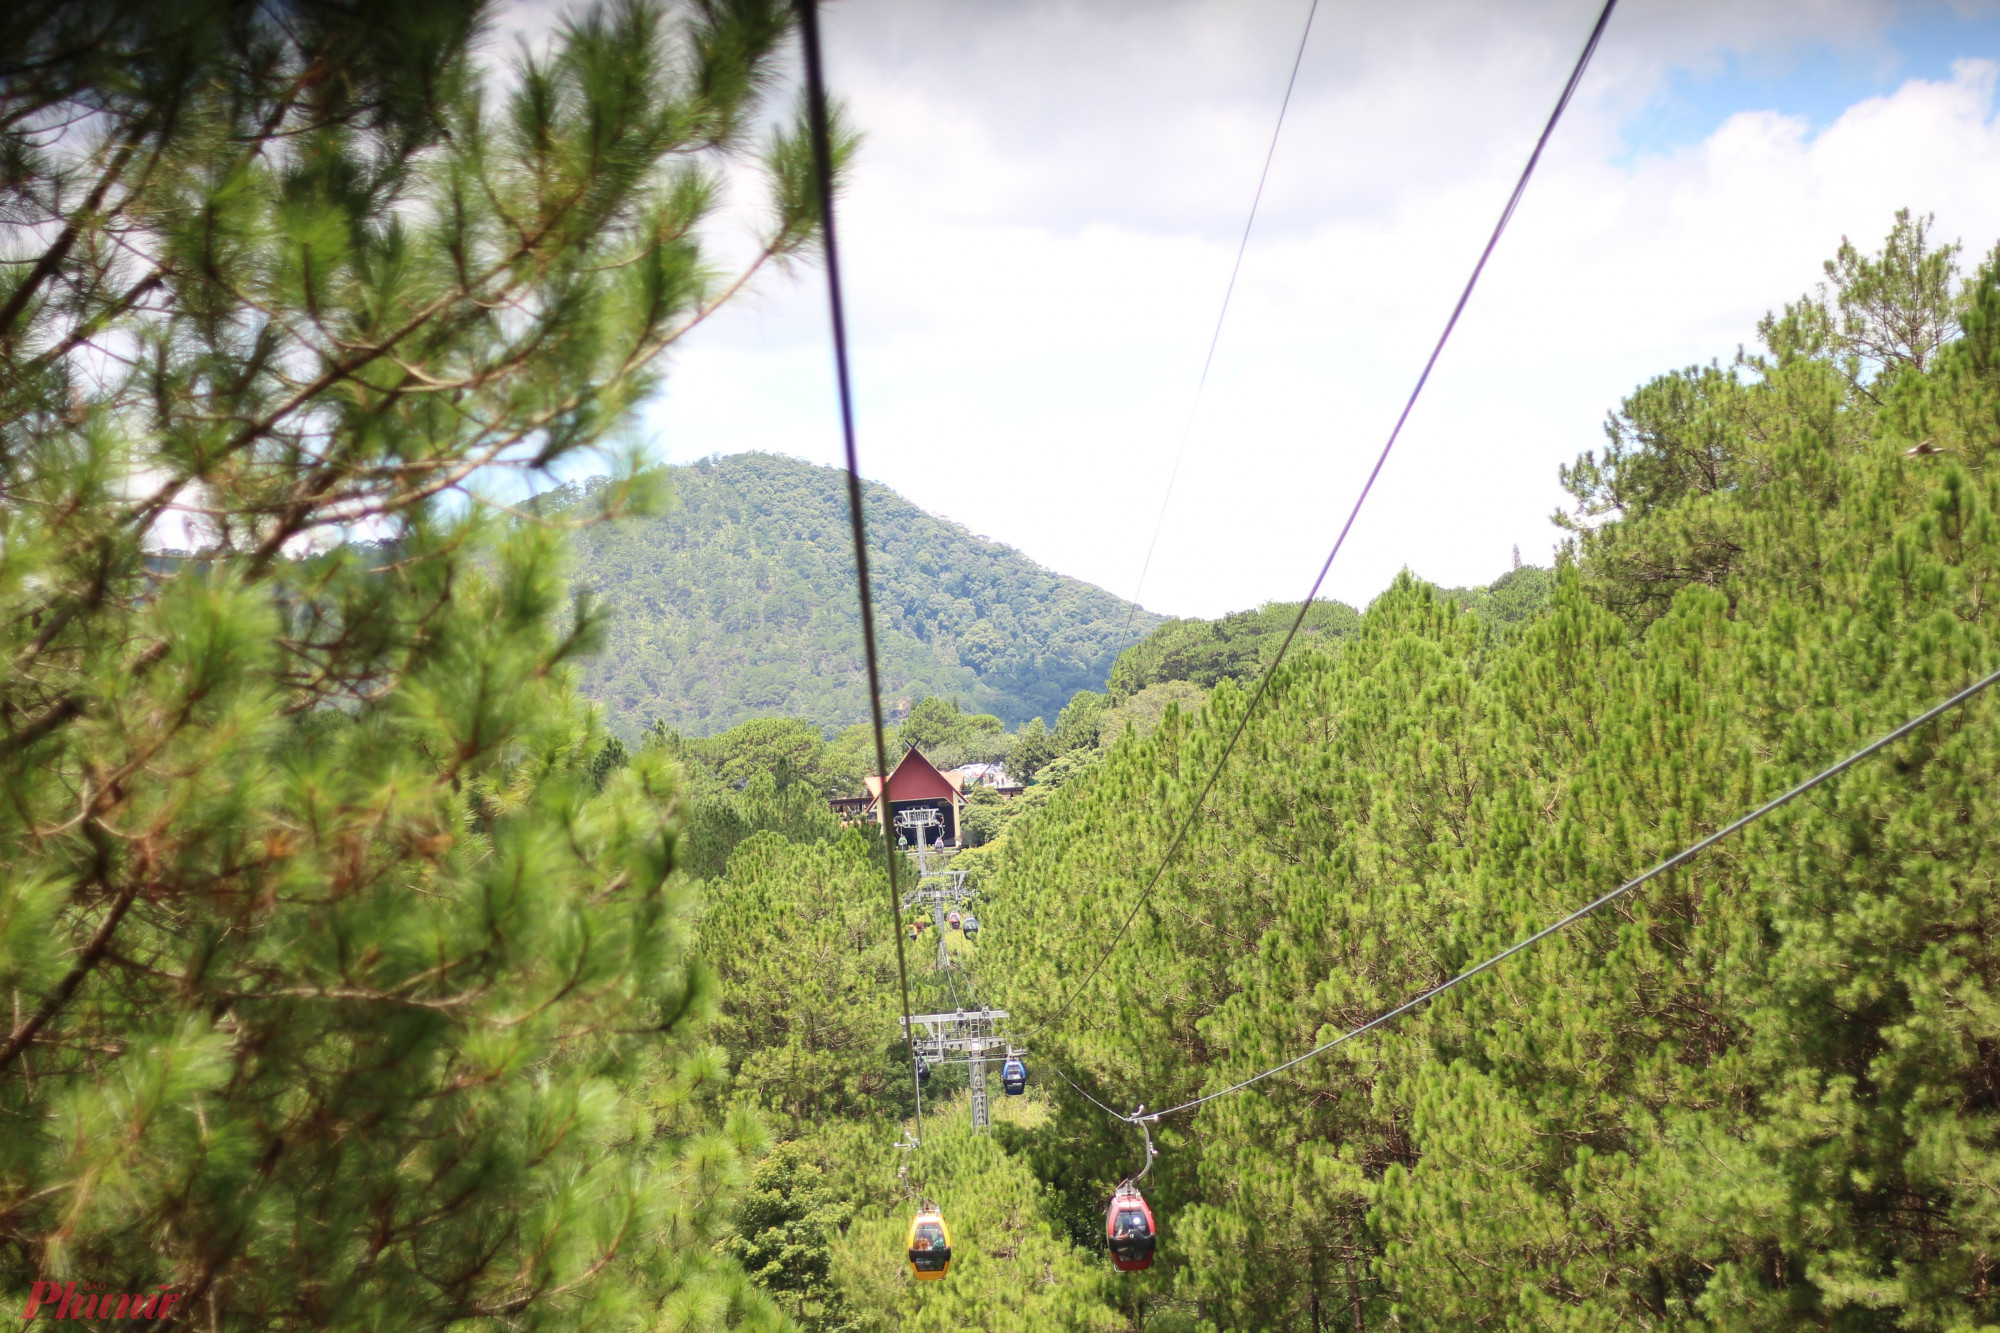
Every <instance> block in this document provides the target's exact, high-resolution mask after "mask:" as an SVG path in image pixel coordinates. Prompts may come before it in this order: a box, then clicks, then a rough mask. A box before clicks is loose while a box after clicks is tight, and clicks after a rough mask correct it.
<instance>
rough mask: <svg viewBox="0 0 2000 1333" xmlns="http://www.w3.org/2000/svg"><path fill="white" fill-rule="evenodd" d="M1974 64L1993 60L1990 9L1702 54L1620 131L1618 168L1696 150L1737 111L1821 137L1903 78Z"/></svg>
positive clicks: (1927, 13) (1999, 53)
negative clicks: (1769, 114) (1650, 156)
mask: <svg viewBox="0 0 2000 1333" xmlns="http://www.w3.org/2000/svg"><path fill="white" fill-rule="evenodd" d="M1981 56H1984V57H1986V58H1994V57H2000V6H1984V7H1981V8H1978V9H1970V8H1968V9H1960V8H1957V7H1954V6H1951V5H1945V4H1927V5H1921V6H1911V7H1909V8H1907V9H1905V10H1904V11H1902V12H1900V13H1898V14H1896V15H1895V16H1894V17H1893V18H1892V19H1890V21H1889V22H1888V23H1887V24H1886V25H1885V26H1884V27H1883V28H1882V29H1881V30H1880V32H1879V34H1878V35H1875V36H1873V37H1871V38H1870V39H1869V40H1867V41H1865V42H1862V43H1856V42H1852V41H1840V40H1833V39H1828V38H1826V37H1816V36H1814V35H1812V34H1811V33H1810V32H1801V33H1800V34H1799V35H1798V36H1797V37H1796V38H1795V39H1794V40H1793V41H1792V42H1788V43H1787V42H1780V43H1774V44H1772V45H1770V46H1767V47H1762V48H1760V49H1755V50H1751V51H1747V52H1746V51H1729V50H1719V51H1712V52H1708V53H1705V54H1704V55H1703V56H1701V57H1699V58H1698V59H1696V60H1695V61H1692V62H1689V63H1688V64H1684V65H1680V66H1677V67H1674V68H1671V69H1670V70H1669V71H1668V73H1667V78H1666V83H1665V86H1664V87H1662V88H1661V90H1660V91H1659V93H1658V94H1657V95H1656V96H1655V97H1653V98H1652V99H1651V100H1650V101H1648V102H1647V103H1645V104H1644V105H1643V106H1642V107H1641V108H1639V109H1638V110H1637V111H1636V112H1634V113H1633V114H1631V115H1630V116H1629V117H1628V118H1627V119H1626V120H1625V121H1624V123H1623V125H1622V126H1621V127H1620V132H1621V136H1622V138H1623V140H1624V142H1625V145H1626V153H1627V156H1626V157H1624V158H1623V159H1622V160H1626V161H1629V160H1630V157H1631V156H1636V155H1637V154H1640V153H1649V152H1650V153H1658V152H1665V151H1669V150H1672V149H1676V148H1685V147H1688V146H1690V145H1693V144H1698V143H1700V142H1701V141H1702V140H1704V139H1706V138H1708V136H1709V135H1711V134H1713V133H1714V132H1715V131H1716V130H1717V128H1719V127H1720V126H1721V125H1722V123H1723V121H1725V120H1727V119H1728V118H1729V117H1730V116H1732V115H1734V114H1736V113H1737V112H1739V111H1743V110H1747V109H1755V110H1769V111H1776V112H1779V113H1780V114H1782V115H1787V116H1798V117H1802V118H1803V119H1805V120H1806V121H1807V122H1808V123H1809V124H1810V125H1811V126H1812V127H1813V128H1814V129H1815V130H1818V129H1824V128H1825V127H1826V126H1828V125H1831V124H1832V123H1833V122H1834V121H1835V120H1837V119H1838V118H1839V117H1840V115H1841V113H1842V112H1844V111H1846V110H1847V109H1848V107H1850V106H1852V105H1854V104H1855V103H1856V102H1859V101H1862V100H1863V99H1865V98H1869V97H1879V96H1883V95H1886V94H1889V93H1892V92H1894V91H1895V90H1896V88H1898V87H1899V86H1901V85H1902V84H1903V82H1905V81H1906V80H1908V79H1912V78H1918V79H1932V80H1939V81H1942V80H1946V79H1949V78H1950V77H1951V72H1952V66H1953V64H1954V63H1955V62H1957V61H1959V60H1963V59H1966V58H1968V57H1975V58H1976V57H1981Z"/></svg>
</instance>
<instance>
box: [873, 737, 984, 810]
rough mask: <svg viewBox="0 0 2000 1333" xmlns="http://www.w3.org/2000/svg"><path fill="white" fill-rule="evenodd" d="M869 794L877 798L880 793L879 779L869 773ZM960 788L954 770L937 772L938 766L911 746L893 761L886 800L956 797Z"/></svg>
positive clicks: (950, 798) (945, 799)
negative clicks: (898, 761)
mask: <svg viewBox="0 0 2000 1333" xmlns="http://www.w3.org/2000/svg"><path fill="white" fill-rule="evenodd" d="M863 781H865V782H866V783H867V784H868V794H869V795H870V796H874V797H877V798H879V797H880V796H881V795H882V779H881V778H879V777H874V776H872V775H871V776H869V777H867V778H864V779H863ZM962 790H963V788H962V786H961V784H960V782H959V780H958V774H957V772H956V770H954V771H953V772H950V773H940V772H938V770H937V766H936V765H935V764H933V763H931V761H930V760H928V759H926V758H924V752H923V751H922V750H914V749H913V750H911V751H910V752H909V753H908V754H906V755H904V756H903V762H902V763H900V764H897V765H896V771H895V772H894V773H891V774H890V775H889V804H891V805H895V804H897V803H899V802H902V801H940V800H942V801H956V800H957V799H958V798H959V795H960V793H961V791H962Z"/></svg>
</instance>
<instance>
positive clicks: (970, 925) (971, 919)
mask: <svg viewBox="0 0 2000 1333" xmlns="http://www.w3.org/2000/svg"><path fill="white" fill-rule="evenodd" d="M963 928H964V930H965V938H967V939H971V938H972V937H973V936H974V935H977V934H978V933H979V918H978V917H976V916H974V915H972V913H970V912H967V913H966V914H965V922H964V926H963Z"/></svg>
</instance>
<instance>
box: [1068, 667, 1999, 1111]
mask: <svg viewBox="0 0 2000 1333" xmlns="http://www.w3.org/2000/svg"><path fill="white" fill-rule="evenodd" d="M1996 683H2000V671H1995V672H1993V673H1992V674H1991V675H1987V676H1982V677H1980V678H1979V679H1978V680H1976V681H1974V682H1973V683H1972V684H1970V685H1968V686H1966V687H1965V688H1964V689H1962V690H1960V691H1959V692H1958V693H1957V694H1954V695H1952V696H1951V697H1950V698H1949V699H1946V700H1945V701H1944V702H1943V703H1940V704H1937V705H1936V706H1934V707H1932V708H1930V709H1928V710H1926V711H1925V712H1922V713H1919V714H1918V715H1917V716H1916V717H1913V718H1911V719H1910V720H1909V721H1907V722H1905V723H1903V725H1901V726H1900V727H1897V728H1896V729H1895V730H1894V731H1891V732H1888V733H1887V734H1885V735H1883V736H1880V737H1878V738H1876V739H1875V740H1873V741H1870V742H1869V743H1868V744H1867V745H1864V746H1862V747H1861V748H1860V749H1859V750H1856V751H1855V752H1854V753H1853V754H1850V755H1848V756H1847V757H1846V758H1845V759H1842V760H1840V761H1839V762H1838V763H1835V764H1832V765H1830V766H1828V767H1826V768H1823V769H1821V770H1820V771H1819V772H1817V773H1815V774H1813V775H1812V776H1811V777H1809V778H1807V779H1806V780H1805V781H1803V782H1801V783H1799V784H1797V785H1796V786H1794V787H1791V788H1789V789H1788V790H1786V791H1785V792H1783V793H1781V794H1779V795H1777V796H1775V797H1773V798H1771V799H1770V800H1768V801H1766V802H1764V804H1762V805H1760V806H1758V807H1757V808H1756V809H1754V810H1752V811H1750V812H1749V813H1748V814H1746V815H1743V816H1741V817H1740V818H1738V819H1737V820H1736V821H1735V822H1733V823H1730V824H1726V825H1724V826H1723V827H1722V828H1719V829H1717V830H1716V831H1715V832H1713V833H1711V834H1709V835H1708V836H1707V837H1705V838H1703V839H1701V840H1700V841H1699V842H1695V843H1691V844H1689V845H1688V846H1687V847H1684V848H1682V849H1681V850H1680V851H1678V852H1675V853H1674V854H1673V855H1672V856H1670V857H1668V858H1667V859H1666V860H1664V861H1661V862H1659V863H1658V864H1657V865H1655V866H1654V867H1653V868H1652V869H1651V870H1648V871H1646V873H1644V874H1643V875H1639V876H1637V877H1635V878H1633V879H1629V880H1626V881H1625V882H1624V883H1623V884H1620V885H1619V886H1618V887H1617V888H1615V889H1613V890H1611V891H1610V892H1609V893H1606V894H1603V895H1601V896H1599V897H1597V898H1594V899H1592V900H1591V901H1590V902H1588V903H1585V904H1584V905H1583V906H1582V907H1579V908H1577V909H1576V910H1575V911H1573V912H1571V913H1570V914H1569V915H1568V916H1565V917H1563V918H1561V919H1560V920H1557V921H1553V922H1551V923H1549V924H1548V925H1546V926H1543V927H1542V928H1541V929H1540V930H1538V931H1536V932H1535V933H1534V934H1532V935H1530V936H1528V937H1527V938H1526V939H1524V940H1521V941H1520V942H1518V943H1516V944H1512V945H1509V946H1508V947H1507V948H1505V949H1502V950H1501V951H1500V952H1499V953H1496V954H1494V955H1493V956H1492V957H1490V958H1487V959H1486V960H1484V961H1483V962H1481V963H1479V964H1477V965H1476V966H1473V967H1469V968H1467V969H1466V970H1465V971H1463V972H1460V973H1459V974H1458V975H1456V976H1454V977H1452V978H1451V979H1449V980H1448V981H1442V982H1439V983H1438V984H1437V985H1435V986H1433V987H1431V988H1430V989H1429V990H1427V991H1424V992H1423V993H1422V994H1420V995H1418V996H1416V997H1414V998H1413V999H1409V1000H1405V1001H1404V1002H1403V1003H1401V1004H1399V1005H1397V1006H1396V1007H1395V1008H1394V1009H1390V1010H1388V1011H1387V1012H1385V1013H1381V1014H1378V1015H1376V1016H1375V1017H1374V1018H1371V1019H1369V1020H1368V1021H1367V1022H1366V1023H1363V1024H1362V1025H1361V1026H1359V1027H1356V1028H1350V1029H1349V1030H1348V1031H1346V1032H1343V1033H1341V1034H1340V1035H1339V1036H1338V1037H1335V1038H1334V1039H1333V1040H1331V1041H1326V1042H1322V1043H1320V1044H1319V1045H1317V1046H1315V1047H1313V1048H1312V1049H1311V1050H1309V1051H1307V1052H1305V1054H1303V1055H1295V1056H1293V1057H1292V1058H1291V1059H1289V1060H1286V1061H1285V1062H1284V1063H1282V1064H1276V1065H1272V1066H1271V1067H1270V1068H1269V1069H1265V1070H1262V1071H1260V1072H1258V1073H1255V1074H1252V1075H1251V1076H1250V1077H1249V1078H1246V1079H1243V1080H1242V1081H1240V1082H1237V1083H1232V1084H1230V1085H1229V1086H1228V1087H1226V1088H1219V1089H1217V1090H1216V1091H1214V1092H1208V1093H1203V1094H1202V1095H1201V1096H1199V1097H1196V1098H1193V1099H1191V1100H1189V1101H1185V1102H1182V1103H1181V1104H1180V1105H1178V1106H1169V1107H1167V1108H1166V1109H1165V1110H1162V1111H1146V1110H1145V1108H1144V1107H1143V1106H1141V1107H1140V1109H1139V1111H1137V1112H1134V1113H1133V1114H1131V1115H1121V1114H1119V1113H1118V1112H1117V1111H1113V1110H1111V1108H1110V1107H1108V1106H1105V1105H1104V1103H1103V1102H1100V1101H1098V1100H1097V1099H1096V1098H1095V1097H1092V1096H1091V1095H1090V1094H1089V1093H1087V1092H1084V1091H1083V1089H1082V1088H1079V1087H1077V1085H1076V1083H1075V1082H1074V1081H1073V1080H1072V1079H1071V1078H1070V1077H1069V1075H1067V1074H1063V1073H1062V1071H1061V1070H1059V1069H1058V1070H1056V1073H1057V1074H1058V1075H1060V1076H1061V1077H1062V1080H1063V1082H1065V1083H1068V1084H1069V1085H1070V1086H1071V1087H1072V1088H1076V1090H1077V1091H1078V1092H1080V1093H1083V1095H1084V1097H1085V1098H1086V1099H1088V1100H1089V1101H1090V1103H1091V1104H1092V1105H1093V1106H1096V1107H1098V1108H1099V1109H1100V1110H1103V1111H1105V1112H1107V1113H1109V1114H1110V1115H1113V1116H1116V1117H1117V1118H1118V1119H1120V1120H1122V1121H1124V1122H1125V1123H1126V1124H1128V1125H1137V1126H1139V1127H1140V1128H1141V1129H1144V1128H1145V1127H1146V1126H1148V1125H1156V1124H1158V1123H1159V1122H1160V1120H1161V1118H1162V1117H1165V1116H1170V1115H1179V1114H1180V1113H1181V1112H1182V1111H1192V1110H1194V1109H1195V1108H1196V1107H1198V1106H1201V1105H1203V1104H1205V1103H1207V1102H1212V1101H1215V1100H1216V1099H1217V1098H1220V1097H1227V1096H1229V1095H1231V1094H1232V1093H1237V1092H1241V1091H1243V1090H1244V1089H1245V1088H1248V1087H1251V1086H1253V1085H1255V1084H1258V1083H1261V1082H1263V1081H1264V1080H1265V1079H1267V1078H1270V1077H1271V1076H1272V1075H1274V1074H1282V1073H1284V1072H1285V1071H1286V1070H1287V1069H1292V1068H1295V1067H1296V1066H1298V1065H1302V1064H1304V1063H1306V1062H1307V1061H1308V1060H1313V1059H1317V1058H1318V1057H1319V1056H1322V1055H1324V1054H1326V1053H1327V1052H1328V1051H1330V1050H1332V1049H1333V1048H1334V1047H1336V1046H1341V1045H1345V1044H1346V1043H1347V1042H1350V1041H1353V1040H1354V1039H1355V1038H1356V1037H1360V1036H1364V1035H1366V1034H1367V1033H1370V1032H1373V1031H1375V1030H1376V1029H1377V1028H1381V1027H1386V1026H1387V1025H1389V1024H1390V1023H1393V1022H1394V1021H1395V1020H1397V1019H1398V1018H1401V1017H1402V1016H1403V1015H1404V1014H1407V1013H1409V1012H1411V1011H1412V1010H1414V1009H1417V1008H1419V1007H1421V1006H1423V1005H1425V1004H1428V1003H1429V1002H1430V1001H1432V1000H1434V999H1436V998H1437V997H1438V996H1440V995H1443V994H1444V993H1445V992H1446V991H1449V990H1453V989H1455V988H1457V987H1459V986H1461V985H1463V984H1465V983H1466V982H1468V981H1470V980H1472V979H1473V978H1474V977H1476V976H1478V975H1479V974H1480V973H1482V972H1488V971H1491V970H1492V969H1493V968H1495V967H1498V966H1499V965H1500V964H1501V963H1504V962H1506V961H1507V960H1508V959H1509V958H1512V957H1513V956H1514V955H1515V954H1517V953H1521V952H1522V951H1524V950H1526V949H1529V948H1532V947H1533V946H1534V945H1537V944H1539V943H1541V942H1542V941H1543V940H1545V939H1547V938H1549V936H1551V935H1554V934H1557V933H1558V932H1560V931H1563V930H1566V929H1567V928H1569V927H1570V926H1572V925H1575V924H1576V923H1577V922H1578V921H1581V920H1583V918H1585V917H1587V916H1589V915H1591V914H1592V913H1593V912H1596V911H1597V910H1598V909H1599V908H1601V907H1604V906H1606V905H1608V904H1610V903H1614V902H1616V901H1618V900H1619V899H1620V898H1623V897H1625V896H1626V895H1627V894H1629V893H1632V892H1633V891H1634V890H1636V889H1638V888H1640V887H1642V886H1643V885H1645V884H1646V883H1648V882H1649V881H1651V880H1654V879H1657V878H1659V877H1660V876H1661V875H1664V874H1666V873H1667V872H1668V871H1669V870H1673V869H1676V868H1678V867H1680V866H1683V865H1686V864H1687V863H1688V862H1689V861H1691V860H1693V859H1694V858H1695V857H1696V856H1699V855H1700V854H1701V853H1702V852H1705V851H1707V850H1708V849H1709V848H1710V847H1713V846H1715V845H1716V844H1717V843H1719V842H1721V841H1723V840H1724V839H1725V838H1728V837H1730V836H1732V835H1733V834H1736V833H1739V832H1741V831H1742V830H1744V829H1746V828H1748V827H1750V826H1751V825H1752V824H1754V823H1756V822H1757V821H1758V820H1760V819H1762V818H1764V816H1766V815H1768V814H1771V813H1772V812H1774V811H1776V810H1780V809H1782V808H1783V807H1785V806H1787V805H1790V804H1791V803H1792V802H1793V801H1795V800H1797V799H1798V798H1799V797H1801V796H1804V795H1805V794H1806V793H1807V792H1809V791H1811V790H1813V789H1814V788H1815V787H1818V786H1820V785H1822V784H1824V783H1827V782H1830V781H1832V780H1833V779H1834V778H1836V777H1838V776H1840V775H1841V774H1842V773H1845V772H1846V771H1847V770H1848V769H1850V768H1852V767H1854V766H1855V765H1856V764H1858V763H1860V762H1861V761H1862V760H1864V759H1868V758H1870V757H1872V756H1873V755H1876V754H1878V753H1880V752H1881V751H1882V750H1884V749H1887V748H1888V747H1889V746H1891V745H1893V744H1895V743H1896V742H1897V741H1899V740H1902V739H1903V738H1904V737H1905V736H1908V735H1909V734H1910V733H1911V732H1914V731H1917V730H1919V729H1920V728H1922V727H1924V726H1925V725H1926V724H1928V723H1931V722H1935V721H1936V720H1937V719H1939V718H1940V717H1943V716H1944V715H1945V714H1946V713H1949V712H1951V711H1953V710H1954V709H1958V708H1962V707H1964V706H1965V705H1966V704H1967V703H1969V702H1971V701H1972V700H1973V699H1974V698H1975V697H1977V696H1978V695H1979V694H1980V693H1981V692H1983V691H1984V690H1986V689H1987V688H1989V687H1990V686H1992V685H1994V684H1996ZM1050 1067H1051V1068H1054V1066H1050ZM1151 1142H1152V1138H1151V1135H1148V1136H1147V1143H1148V1144H1149V1145H1150V1144H1151Z"/></svg>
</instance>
